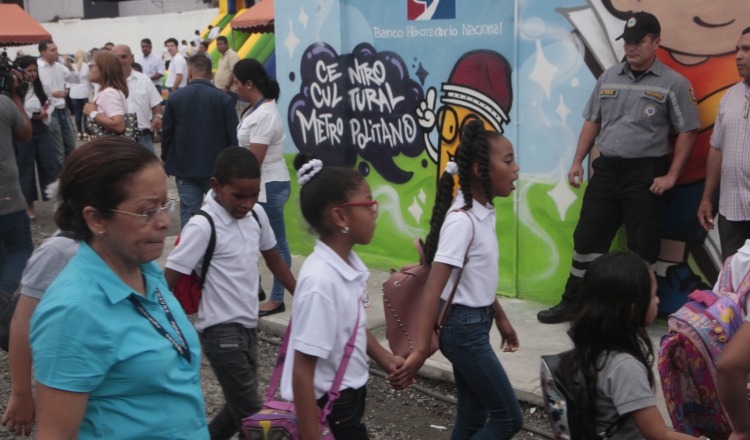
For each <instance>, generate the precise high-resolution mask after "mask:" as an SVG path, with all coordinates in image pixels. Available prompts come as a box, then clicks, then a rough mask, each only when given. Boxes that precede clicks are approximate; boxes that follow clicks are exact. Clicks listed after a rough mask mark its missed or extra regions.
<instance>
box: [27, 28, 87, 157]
mask: <svg viewBox="0 0 750 440" xmlns="http://www.w3.org/2000/svg"><path fill="white" fill-rule="evenodd" d="M39 53H40V54H41V57H39V59H38V60H37V66H38V68H39V79H40V80H41V81H42V85H44V88H45V89H47V90H49V91H50V92H49V94H50V97H49V98H50V105H51V106H52V107H54V108H55V112H54V113H52V120H51V122H50V124H49V130H50V132H51V133H52V138H53V139H54V140H55V147H56V149H57V159H58V160H59V161H60V164H61V165H62V163H63V162H64V161H65V158H66V157H68V155H69V154H70V153H71V152H72V151H73V150H75V148H76V135H75V130H74V129H73V125H72V124H71V123H70V117H69V116H68V109H67V108H66V107H65V97H66V96H68V91H67V90H66V88H65V83H68V84H78V83H80V82H81V79H80V78H79V77H78V72H76V71H75V69H73V62H72V60H71V59H70V58H69V57H65V65H63V64H61V63H59V62H58V59H59V55H58V53H57V45H56V44H55V43H53V42H52V40H42V41H41V42H40V43H39Z"/></svg>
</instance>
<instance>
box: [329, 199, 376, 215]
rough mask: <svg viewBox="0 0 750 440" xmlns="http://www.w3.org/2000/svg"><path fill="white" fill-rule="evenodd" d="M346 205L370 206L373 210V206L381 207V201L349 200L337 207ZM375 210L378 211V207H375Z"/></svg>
mask: <svg viewBox="0 0 750 440" xmlns="http://www.w3.org/2000/svg"><path fill="white" fill-rule="evenodd" d="M346 206H366V207H368V208H370V210H373V208H372V207H373V206H378V207H379V206H380V202H378V201H377V200H372V201H369V202H349V203H344V204H342V205H339V206H337V208H344V207H346ZM375 212H377V208H375Z"/></svg>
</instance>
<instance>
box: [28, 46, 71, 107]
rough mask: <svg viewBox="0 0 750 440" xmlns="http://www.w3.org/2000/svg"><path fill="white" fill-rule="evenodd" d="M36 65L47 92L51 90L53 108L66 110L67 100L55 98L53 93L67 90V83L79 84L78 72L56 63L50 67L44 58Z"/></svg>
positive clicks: (37, 61)
mask: <svg viewBox="0 0 750 440" xmlns="http://www.w3.org/2000/svg"><path fill="white" fill-rule="evenodd" d="M36 65H37V67H38V69H39V79H40V80H41V81H42V85H44V87H45V89H46V90H49V91H50V93H49V100H50V104H51V105H52V107H54V108H57V109H62V108H65V98H54V97H52V92H59V91H61V90H65V83H68V84H78V83H80V82H81V80H80V78H79V77H78V72H76V71H75V70H72V71H71V70H68V68H67V67H65V66H63V65H62V64H60V63H58V62H55V63H54V64H53V65H51V66H50V65H49V63H48V62H47V61H45V60H44V58H41V57H40V58H37V60H36Z"/></svg>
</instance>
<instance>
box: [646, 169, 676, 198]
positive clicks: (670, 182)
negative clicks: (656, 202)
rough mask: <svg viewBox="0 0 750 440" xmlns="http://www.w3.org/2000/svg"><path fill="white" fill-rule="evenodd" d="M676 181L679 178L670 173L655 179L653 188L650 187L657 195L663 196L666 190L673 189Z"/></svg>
mask: <svg viewBox="0 0 750 440" xmlns="http://www.w3.org/2000/svg"><path fill="white" fill-rule="evenodd" d="M675 182H677V178H676V177H672V176H670V175H669V174H667V175H665V176H661V177H657V178H655V179H654V183H652V184H651V188H649V190H650V191H651V192H652V193H654V194H656V195H657V196H661V195H663V194H664V193H665V192H667V191H669V190H670V189H672V187H673V186H674V184H675Z"/></svg>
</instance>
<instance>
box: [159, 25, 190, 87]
mask: <svg viewBox="0 0 750 440" xmlns="http://www.w3.org/2000/svg"><path fill="white" fill-rule="evenodd" d="M178 44H179V43H177V39H175V38H170V39H169V40H167V51H169V54H170V55H171V56H172V61H171V62H170V63H169V71H168V72H167V81H166V82H165V83H164V85H165V86H167V89H169V91H170V92H174V91H175V90H177V89H181V88H183V87H185V86H186V85H187V84H188V77H187V76H188V75H187V73H188V65H187V60H185V57H183V56H182V55H181V54H180V53H179V52H178V49H177V48H178Z"/></svg>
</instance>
